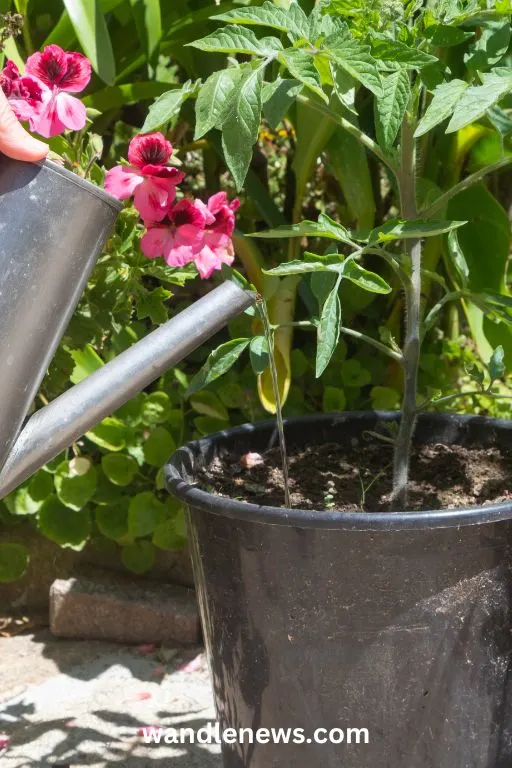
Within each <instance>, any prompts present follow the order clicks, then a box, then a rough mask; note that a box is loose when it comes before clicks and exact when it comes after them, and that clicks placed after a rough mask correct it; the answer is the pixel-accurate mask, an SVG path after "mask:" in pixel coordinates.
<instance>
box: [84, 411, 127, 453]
mask: <svg viewBox="0 0 512 768" xmlns="http://www.w3.org/2000/svg"><path fill="white" fill-rule="evenodd" d="M86 437H87V438H88V439H89V440H90V441H91V442H92V443H94V444H95V445H99V446H100V448H105V449H106V450H107V451H122V450H123V448H124V446H125V445H126V429H125V425H124V424H123V422H122V421H120V420H119V419H115V418H113V417H112V416H109V417H108V418H106V419H103V421H102V422H101V424H98V426H97V427H95V428H94V429H91V431H90V432H86Z"/></svg>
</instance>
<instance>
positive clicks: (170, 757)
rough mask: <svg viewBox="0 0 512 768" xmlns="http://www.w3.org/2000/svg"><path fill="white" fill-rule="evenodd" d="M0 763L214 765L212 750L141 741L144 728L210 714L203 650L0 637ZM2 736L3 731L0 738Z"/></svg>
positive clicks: (65, 767) (5, 766)
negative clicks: (146, 743)
mask: <svg viewBox="0 0 512 768" xmlns="http://www.w3.org/2000/svg"><path fill="white" fill-rule="evenodd" d="M0 659H1V662H0V745H1V744H6V748H5V749H4V751H2V748H1V746H0V765H1V766H2V768H32V767H33V768H46V766H54V767H55V768H56V767H57V766H58V767H59V768H86V767H87V768H104V766H115V765H117V764H119V765H120V766H122V768H220V766H221V762H220V756H219V754H218V747H216V746H202V745H185V746H181V745H180V746H166V745H163V746H160V745H158V746H157V745H154V744H153V745H145V744H144V743H143V739H142V737H141V736H140V735H138V730H139V729H140V728H141V727H142V726H146V725H159V726H164V727H169V726H172V727H193V728H195V729H197V728H200V727H201V726H204V725H206V724H207V723H208V722H210V721H212V719H213V716H214V715H213V705H212V694H211V687H210V681H209V676H208V671H207V668H206V663H205V658H204V653H203V651H202V649H200V648H195V649H187V650H183V649H175V648H165V649H155V648H153V647H152V646H139V647H127V646H121V645H116V644H113V643H105V642H91V641H86V642H85V641H83V642H80V641H75V640H62V639H56V638H54V637H52V636H51V634H50V633H49V632H48V631H47V630H40V631H37V632H35V633H34V634H24V635H18V636H17V637H4V638H0ZM2 736H3V737H4V738H2Z"/></svg>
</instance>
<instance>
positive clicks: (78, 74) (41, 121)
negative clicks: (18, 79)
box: [26, 45, 91, 138]
mask: <svg viewBox="0 0 512 768" xmlns="http://www.w3.org/2000/svg"><path fill="white" fill-rule="evenodd" d="M26 72H27V75H30V76H32V77H33V78H36V79H37V81H38V82H39V84H40V86H41V91H42V93H41V104H40V105H39V106H38V108H37V109H34V110H33V112H32V114H31V115H29V122H30V128H31V129H32V130H33V131H36V132H37V133H39V134H40V135H41V136H44V137H45V138H50V137H51V136H57V135H58V134H59V133H62V132H63V131H65V130H66V129H69V130H73V131H79V130H81V129H82V128H83V127H84V125H85V123H86V120H87V115H86V111H85V106H84V105H83V104H82V102H81V101H80V100H79V99H77V98H75V97H74V96H71V95H70V94H71V93H78V92H80V91H83V90H84V88H86V87H87V85H88V84H89V80H90V79H91V64H90V62H89V60H88V59H87V58H86V57H85V56H83V54H81V53H68V52H66V51H63V50H62V48H60V47H59V46H58V45H48V46H46V48H45V49H44V51H43V52H42V53H34V54H32V56H29V58H28V59H27V65H26Z"/></svg>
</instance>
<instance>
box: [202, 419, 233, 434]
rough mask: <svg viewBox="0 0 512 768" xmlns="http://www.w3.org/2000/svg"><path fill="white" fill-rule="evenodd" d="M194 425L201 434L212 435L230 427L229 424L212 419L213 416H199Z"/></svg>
mask: <svg viewBox="0 0 512 768" xmlns="http://www.w3.org/2000/svg"><path fill="white" fill-rule="evenodd" d="M194 425H195V427H196V429H197V431H198V432H199V434H201V435H210V434H212V432H220V430H222V429H226V427H228V426H229V422H227V421H219V420H218V419H212V418H211V416H198V417H197V419H194Z"/></svg>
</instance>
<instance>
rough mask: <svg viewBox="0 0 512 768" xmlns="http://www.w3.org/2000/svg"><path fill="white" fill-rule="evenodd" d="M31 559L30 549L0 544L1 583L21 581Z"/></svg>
mask: <svg viewBox="0 0 512 768" xmlns="http://www.w3.org/2000/svg"><path fill="white" fill-rule="evenodd" d="M29 559H30V557H29V552H28V549H27V548H26V547H23V546H22V545H21V544H11V543H9V542H0V582H2V583H4V584H6V583H7V582H10V581H16V580H17V579H21V577H22V576H23V574H24V573H25V571H26V570H27V567H28V563H29Z"/></svg>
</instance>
